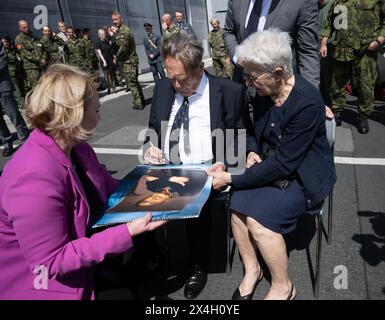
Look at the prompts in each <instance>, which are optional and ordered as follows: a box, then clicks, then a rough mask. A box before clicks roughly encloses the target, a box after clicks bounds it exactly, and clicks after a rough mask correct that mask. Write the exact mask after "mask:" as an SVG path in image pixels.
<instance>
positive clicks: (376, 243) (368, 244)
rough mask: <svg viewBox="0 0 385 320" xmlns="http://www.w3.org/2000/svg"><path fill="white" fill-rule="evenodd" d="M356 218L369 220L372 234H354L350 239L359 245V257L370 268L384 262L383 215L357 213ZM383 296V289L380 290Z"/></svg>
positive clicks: (366, 212) (384, 236)
mask: <svg viewBox="0 0 385 320" xmlns="http://www.w3.org/2000/svg"><path fill="white" fill-rule="evenodd" d="M358 216H359V217H362V218H369V221H370V223H371V225H372V228H373V233H372V234H355V235H354V236H353V237H352V239H353V240H354V241H356V242H357V243H359V244H361V245H362V247H361V249H360V255H361V257H362V258H364V260H365V261H366V262H367V263H368V264H369V265H370V266H377V265H379V264H380V263H381V262H385V213H384V212H372V211H359V212H358ZM382 293H383V294H384V295H385V287H384V288H383V289H382Z"/></svg>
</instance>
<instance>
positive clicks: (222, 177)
mask: <svg viewBox="0 0 385 320" xmlns="http://www.w3.org/2000/svg"><path fill="white" fill-rule="evenodd" d="M212 177H213V188H214V189H215V190H220V189H222V188H223V187H225V186H227V185H229V184H230V183H231V174H230V173H228V172H224V171H222V172H215V173H214V174H213V175H212Z"/></svg>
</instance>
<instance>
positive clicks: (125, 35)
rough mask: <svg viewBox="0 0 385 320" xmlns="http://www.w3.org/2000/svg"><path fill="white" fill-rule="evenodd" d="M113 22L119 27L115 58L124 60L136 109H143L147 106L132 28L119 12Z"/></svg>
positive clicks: (115, 13) (114, 14)
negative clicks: (139, 77) (139, 74)
mask: <svg viewBox="0 0 385 320" xmlns="http://www.w3.org/2000/svg"><path fill="white" fill-rule="evenodd" d="M112 22H113V24H114V26H115V27H117V33H116V44H117V46H118V48H119V49H118V52H117V53H116V56H115V60H116V62H119V61H120V62H123V68H124V74H125V78H126V82H127V86H128V88H129V89H130V90H131V92H132V97H133V99H134V109H138V110H141V109H143V108H144V106H145V100H144V96H143V92H142V88H141V87H140V84H139V81H138V64H139V59H138V55H137V54H136V45H135V39H134V35H133V34H132V32H131V30H130V28H128V26H126V25H125V24H123V20H122V16H121V14H120V13H119V12H114V13H113V14H112Z"/></svg>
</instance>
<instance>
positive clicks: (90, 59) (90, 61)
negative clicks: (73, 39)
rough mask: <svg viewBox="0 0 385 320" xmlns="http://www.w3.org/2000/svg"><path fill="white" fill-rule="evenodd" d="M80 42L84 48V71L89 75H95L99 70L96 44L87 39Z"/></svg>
mask: <svg viewBox="0 0 385 320" xmlns="http://www.w3.org/2000/svg"><path fill="white" fill-rule="evenodd" d="M79 42H81V45H82V46H83V48H84V54H85V61H84V70H85V71H87V72H89V73H95V72H96V71H97V69H98V58H97V57H96V53H95V46H94V43H93V42H92V41H91V40H90V39H86V38H83V39H80V40H79Z"/></svg>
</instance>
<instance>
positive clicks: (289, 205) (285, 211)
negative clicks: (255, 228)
mask: <svg viewBox="0 0 385 320" xmlns="http://www.w3.org/2000/svg"><path fill="white" fill-rule="evenodd" d="M289 98H290V96H289ZM289 98H288V99H289ZM268 100H270V99H266V98H261V100H260V103H269V102H267V101H268ZM270 102H271V103H270V104H271V106H270V108H269V110H268V111H267V112H269V113H270V114H269V116H268V121H267V125H266V127H265V129H264V132H263V136H262V139H261V141H260V143H261V144H262V145H261V146H262V148H261V150H263V151H265V150H267V149H269V148H274V147H275V146H276V145H277V144H278V143H279V140H280V135H281V130H280V129H279V128H280V123H281V122H282V117H283V109H284V108H285V105H286V103H284V104H283V105H282V106H281V107H276V106H274V105H273V103H272V101H271V100H270ZM256 105H258V104H256ZM231 209H232V210H233V211H236V212H238V213H241V214H244V215H246V216H249V217H251V218H253V219H255V220H256V221H257V222H258V223H260V224H262V225H263V226H264V227H265V228H267V229H269V230H272V231H274V232H277V233H281V234H285V233H289V232H291V231H293V230H294V229H295V227H296V224H297V219H298V217H299V216H300V215H302V214H303V213H305V212H306V203H305V195H304V193H303V191H302V188H301V185H300V184H299V183H298V181H297V180H296V179H294V180H293V181H291V182H290V184H289V186H288V187H287V188H286V189H279V188H277V187H270V186H266V187H259V188H255V189H245V190H239V191H234V193H233V195H232V198H231Z"/></svg>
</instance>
